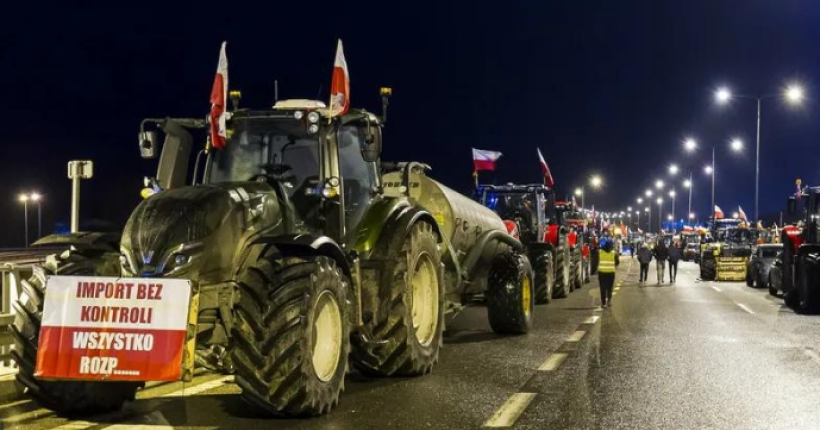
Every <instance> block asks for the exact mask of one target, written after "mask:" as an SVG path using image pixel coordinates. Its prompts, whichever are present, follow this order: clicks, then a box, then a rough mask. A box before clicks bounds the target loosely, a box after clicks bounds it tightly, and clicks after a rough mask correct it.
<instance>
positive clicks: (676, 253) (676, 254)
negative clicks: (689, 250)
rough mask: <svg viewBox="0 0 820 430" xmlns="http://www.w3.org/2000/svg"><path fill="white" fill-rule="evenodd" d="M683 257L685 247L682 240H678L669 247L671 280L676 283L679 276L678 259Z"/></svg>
mask: <svg viewBox="0 0 820 430" xmlns="http://www.w3.org/2000/svg"><path fill="white" fill-rule="evenodd" d="M682 258H683V248H682V247H681V244H680V241H679V240H676V241H675V243H673V244H672V247H671V248H669V282H671V283H672V284H674V283H675V278H677V277H678V261H680V260H681V259H682Z"/></svg>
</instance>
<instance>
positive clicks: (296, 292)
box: [232, 251, 350, 417]
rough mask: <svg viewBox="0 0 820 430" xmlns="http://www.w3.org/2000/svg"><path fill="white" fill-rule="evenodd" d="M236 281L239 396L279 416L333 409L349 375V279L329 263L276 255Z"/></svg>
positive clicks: (235, 358)
mask: <svg viewBox="0 0 820 430" xmlns="http://www.w3.org/2000/svg"><path fill="white" fill-rule="evenodd" d="M237 280H238V282H237V285H238V286H239V296H240V299H239V303H238V304H237V305H236V306H235V308H234V328H233V331H232V333H233V339H234V345H233V348H232V355H233V364H234V366H235V368H236V383H237V384H238V385H239V387H240V388H241V389H242V398H243V399H244V400H246V401H247V402H248V403H250V404H251V405H253V406H254V407H256V408H257V409H259V410H260V411H261V412H263V413H265V414H269V415H274V416H285V417H301V416H315V415H321V414H323V413H326V412H328V411H330V409H332V408H333V407H334V406H336V405H337V404H338V402H339V395H340V394H341V392H342V391H344V378H345V373H346V372H347V358H348V354H349V351H350V340H349V330H350V329H349V319H348V307H347V305H346V301H347V289H348V286H349V280H348V279H346V277H345V276H344V275H343V274H342V271H341V270H340V269H339V267H337V266H336V263H335V262H334V261H333V260H332V259H330V258H327V257H324V256H312V257H282V256H281V255H278V254H275V253H273V252H271V251H268V252H265V253H263V254H262V255H261V256H260V257H259V259H258V260H257V261H256V262H254V263H251V264H249V265H248V267H247V268H246V269H244V270H243V271H242V272H241V273H240V274H239V276H238V278H237Z"/></svg>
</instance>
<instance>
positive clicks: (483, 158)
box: [473, 148, 501, 172]
mask: <svg viewBox="0 0 820 430" xmlns="http://www.w3.org/2000/svg"><path fill="white" fill-rule="evenodd" d="M499 158H501V153H500V152H498V151H487V150H484V149H475V148H473V169H474V170H475V171H476V172H477V171H479V170H495V162H496V160H498V159H499Z"/></svg>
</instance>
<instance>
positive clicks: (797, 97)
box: [712, 83, 805, 219]
mask: <svg viewBox="0 0 820 430" xmlns="http://www.w3.org/2000/svg"><path fill="white" fill-rule="evenodd" d="M804 93H805V92H804V91H803V87H802V86H801V85H800V84H797V83H792V84H790V85H788V86H787V87H786V88H785V89H784V90H783V92H782V94H765V95H762V96H748V95H737V94H732V92H731V91H730V90H729V89H728V88H726V87H723V88H720V89H718V90H717V91H716V92H715V99H716V100H717V102H718V103H719V104H727V103H728V102H729V101H731V100H732V99H749V100H755V101H757V139H756V140H757V144H756V150H755V219H758V207H759V204H758V203H759V201H760V199H759V197H760V104H761V102H762V101H763V99H767V98H774V97H782V98H783V99H785V100H786V102H788V103H790V104H792V105H799V104H801V103H802V102H803V99H804V97H805V95H804ZM712 210H714V207H713V208H712Z"/></svg>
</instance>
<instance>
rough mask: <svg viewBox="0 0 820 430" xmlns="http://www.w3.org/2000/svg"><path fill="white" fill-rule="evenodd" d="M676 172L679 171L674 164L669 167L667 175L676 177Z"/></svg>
mask: <svg viewBox="0 0 820 430" xmlns="http://www.w3.org/2000/svg"><path fill="white" fill-rule="evenodd" d="M678 170H679V169H678V166H677V165H676V164H673V165H671V166H669V174H670V175H672V176H674V175H677V174H678Z"/></svg>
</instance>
